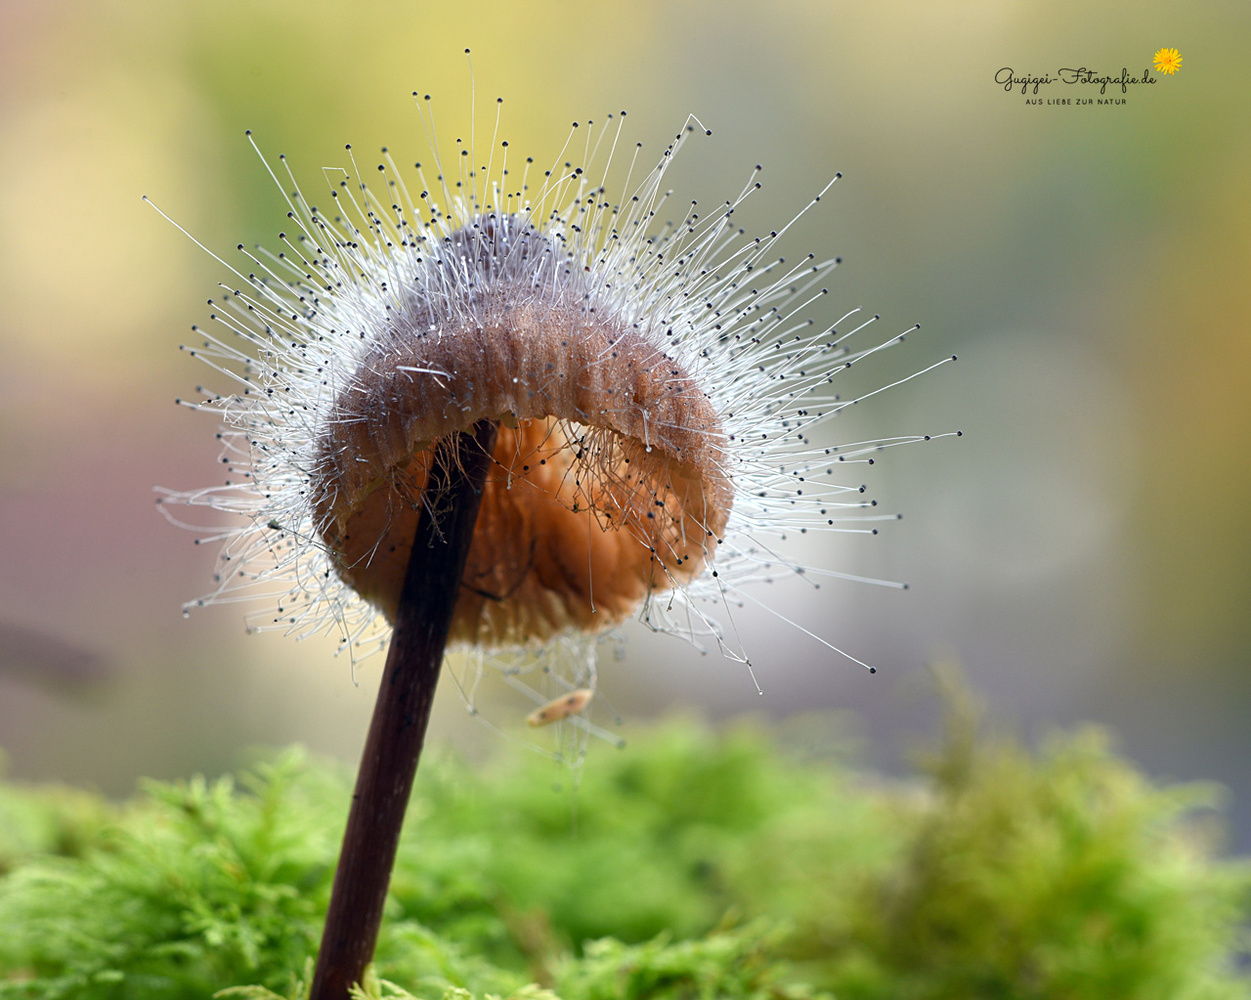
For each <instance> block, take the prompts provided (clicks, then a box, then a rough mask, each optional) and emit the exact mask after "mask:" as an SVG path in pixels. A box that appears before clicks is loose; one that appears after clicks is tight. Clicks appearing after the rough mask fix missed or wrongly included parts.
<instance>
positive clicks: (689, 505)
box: [310, 217, 733, 646]
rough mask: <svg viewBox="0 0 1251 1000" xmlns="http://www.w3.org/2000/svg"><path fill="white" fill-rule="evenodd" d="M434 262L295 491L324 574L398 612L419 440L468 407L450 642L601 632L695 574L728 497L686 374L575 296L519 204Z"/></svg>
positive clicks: (413, 519) (569, 275)
mask: <svg viewBox="0 0 1251 1000" xmlns="http://www.w3.org/2000/svg"><path fill="white" fill-rule="evenodd" d="M437 266H438V267H439V268H440V269H439V270H438V271H437V272H436V274H437V276H438V278H439V279H440V285H439V287H438V288H437V289H434V290H431V289H429V288H427V289H423V291H422V292H421V293H414V295H413V296H412V301H411V302H408V301H404V302H402V303H401V307H400V308H397V309H396V310H395V313H394V316H393V321H392V323H391V325H390V327H389V328H388V329H387V330H385V331H384V332H383V333H382V334H381V335H379V336H377V337H376V338H374V340H373V341H372V346H371V347H370V348H369V349H367V351H366V353H365V357H364V360H363V361H362V362H361V363H360V365H359V366H358V368H357V370H356V372H355V374H354V376H353V377H352V379H351V380H350V381H349V384H348V385H347V386H345V387H343V388H342V389H341V391H339V392H338V394H337V397H336V399H335V403H334V405H333V407H332V408H331V411H330V417H329V419H327V420H326V421H325V424H324V427H323V429H322V430H321V432H320V436H319V444H318V460H317V462H316V466H315V468H314V470H313V471H312V475H311V477H310V487H311V489H312V500H313V505H314V510H315V517H316V524H317V526H318V531H319V533H320V535H321V538H322V541H323V543H324V544H325V545H326V547H327V549H328V550H329V551H330V553H331V554H332V556H333V557H334V564H335V568H336V570H337V571H338V573H339V575H340V577H342V579H343V580H344V581H345V582H346V583H348V584H349V585H350V586H352V587H353V588H354V589H355V590H356V591H357V593H359V594H360V595H361V596H362V597H363V598H365V599H366V600H368V601H370V602H371V603H372V604H374V605H375V606H376V607H378V608H379V609H380V610H381V611H382V612H383V613H384V614H385V615H386V616H387V618H388V619H390V620H394V616H395V612H396V605H397V602H398V600H399V595H400V589H401V586H402V584H403V580H404V574H405V570H406V567H407V565H408V560H409V555H410V553H411V549H412V539H413V537H414V534H415V531H416V524H417V514H418V509H419V505H420V503H421V502H422V500H421V497H422V491H423V489H424V487H425V484H426V479H427V475H428V470H429V468H430V463H431V456H432V451H433V446H434V444H435V442H437V441H438V440H439V439H440V438H442V437H445V436H446V435H448V434H452V433H455V432H457V431H465V430H468V429H469V428H470V427H472V425H473V424H474V423H475V422H477V421H478V420H482V419H495V420H499V421H500V423H501V426H500V430H499V437H498V439H497V442H496V446H495V452H494V456H493V457H494V462H493V466H492V469H491V471H490V473H489V474H488V478H487V482H486V487H485V493H484V495H483V499H482V507H481V511H480V513H479V517H478V524H477V528H476V530H475V534H474V540H473V545H472V548H471V550H470V554H469V561H468V564H467V566H466V569H465V574H464V577H463V579H462V581H461V586H462V591H461V595H460V598H459V601H458V603H457V607H456V612H455V616H454V618H453V622H452V629H451V639H452V640H453V641H460V642H470V643H477V644H482V645H487V646H500V645H512V644H518V643H527V642H542V641H544V640H546V639H549V638H551V637H552V636H555V635H557V634H559V633H561V632H563V631H567V630H579V631H592V632H593V631H600V630H602V629H605V628H608V627H611V626H612V625H615V624H617V623H618V622H620V621H622V620H623V619H624V618H626V617H628V616H630V615H631V614H633V613H634V612H635V611H636V610H637V609H638V608H639V607H640V605H641V604H642V603H643V602H644V601H645V600H646V598H647V597H648V595H649V594H651V593H653V592H656V591H663V590H668V589H671V588H673V587H675V586H679V585H681V584H683V583H686V582H689V581H690V580H692V579H694V578H695V577H696V576H698V575H699V574H700V573H701V572H702V571H703V569H704V566H705V564H706V562H707V560H708V559H709V558H710V556H711V553H712V551H713V549H714V548H715V546H716V544H717V543H718V541H719V539H720V537H721V535H722V533H723V531H724V528H725V524H726V520H727V518H728V517H729V513H730V506H731V501H732V495H733V494H732V488H731V484H730V482H729V480H728V478H727V476H726V473H725V462H724V447H725V443H726V442H725V435H724V433H723V431H722V429H721V422H720V419H719V418H718V415H717V413H716V412H715V410H714V409H713V407H712V404H711V402H710V401H709V399H708V397H707V396H706V394H705V393H704V392H703V391H702V390H701V389H700V387H699V385H698V383H697V382H696V380H695V379H694V378H693V377H692V375H691V374H690V373H689V372H687V371H685V370H684V369H683V368H682V367H681V366H680V365H679V364H678V363H677V362H676V361H674V360H673V358H672V357H671V356H669V355H668V354H666V352H665V351H664V350H663V349H662V347H661V346H658V345H657V343H656V342H655V340H654V339H653V338H651V337H649V336H648V335H647V334H646V333H644V332H642V331H641V330H640V329H638V328H636V327H635V326H633V325H631V324H626V323H623V322H620V321H616V320H614V319H613V317H612V315H611V310H606V311H604V312H597V311H595V310H593V309H591V308H589V307H588V306H587V296H586V294H585V291H584V289H583V288H582V287H581V285H580V282H581V280H582V279H581V276H580V269H578V268H575V267H574V266H573V265H572V263H571V262H570V261H569V260H568V259H567V258H565V257H562V256H561V255H560V254H559V253H557V252H556V251H555V245H554V243H553V242H552V241H551V240H549V239H548V238H547V237H545V236H542V235H541V234H538V233H537V232H536V231H535V230H534V229H533V228H532V227H529V226H523V225H522V224H521V223H520V222H519V221H518V220H516V219H515V218H511V217H504V218H502V219H494V218H491V219H489V220H486V221H485V222H484V223H483V224H481V225H479V224H475V225H474V226H473V227H472V228H471V227H466V228H465V229H461V230H458V231H457V232H456V233H453V234H452V235H451V236H450V237H448V238H447V239H446V240H444V245H443V247H442V258H441V259H440V260H439V261H438V262H437ZM435 513H437V512H435Z"/></svg>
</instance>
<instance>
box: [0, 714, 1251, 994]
mask: <svg viewBox="0 0 1251 1000" xmlns="http://www.w3.org/2000/svg"><path fill="white" fill-rule="evenodd" d="M974 728H975V727H974V725H973V723H972V722H971V719H970V717H969V715H968V714H967V713H966V714H964V715H961V714H960V713H959V712H956V713H954V716H953V718H952V720H950V721H949V725H948V734H947V737H946V739H945V741H944V744H943V746H942V747H941V748H940V750H939V751H938V752H936V753H935V755H934V757H933V759H932V760H930V761H929V762H928V764H927V765H926V772H927V773H926V776H925V777H924V778H923V779H919V780H914V781H912V782H907V783H902V782H896V781H887V780H883V779H877V778H873V777H871V776H866V775H864V774H859V773H856V772H854V771H853V770H851V769H849V767H848V766H847V765H846V764H844V763H840V762H839V761H838V760H837V758H836V757H833V756H824V757H822V756H820V755H816V756H814V755H813V754H812V753H811V751H809V752H808V753H807V755H806V756H801V755H800V754H798V753H795V752H790V751H788V750H787V749H786V748H785V747H784V746H783V745H780V744H779V743H778V742H777V741H776V740H775V739H773V738H771V737H770V736H768V735H766V734H765V733H764V732H762V731H760V730H758V729H754V728H751V727H743V728H739V729H736V730H734V731H733V732H731V733H729V734H728V735H724V736H714V735H712V734H711V733H709V732H708V731H707V730H706V729H704V728H702V727H701V726H699V725H698V724H695V723H691V722H689V721H675V722H672V723H670V724H669V725H667V726H666V727H664V728H662V729H658V730H655V731H653V732H652V733H651V734H650V735H649V736H648V737H646V738H645V739H643V740H639V741H637V742H636V743H635V744H634V745H632V746H631V747H629V748H628V749H626V750H624V751H621V752H617V751H611V750H609V749H608V748H597V749H596V752H594V753H593V754H592V756H591V758H590V760H589V763H588V764H587V766H586V768H585V770H584V771H583V772H582V773H581V782H580V785H579V786H578V788H577V790H576V792H575V791H572V790H571V788H570V784H571V783H570V781H569V772H567V771H563V770H561V769H558V768H555V767H554V766H553V765H552V764H551V763H550V762H547V761H544V760H542V759H540V758H539V757H538V756H537V755H531V754H517V753H510V754H508V756H507V758H506V759H503V760H501V761H500V762H499V763H498V764H497V765H496V766H493V767H489V768H480V769H474V770H471V769H469V768H467V767H465V766H464V765H461V764H459V763H457V762H456V761H454V760H450V759H439V758H438V757H437V756H431V757H429V758H428V759H427V760H426V762H425V763H424V765H423V767H422V769H421V773H420V775H419V777H418V787H417V791H416V793H415V795H414V799H413V806H412V810H411V812H410V814H409V820H408V825H407V828H406V830H405V839H404V842H403V843H402V845H401V848H400V859H399V862H398V866H397V870H396V873H395V878H394V881H393V884H392V895H393V898H392V900H391V903H390V908H389V911H388V915H387V920H386V922H385V924H384V926H383V932H382V938H381V941H380V944H379V949H378V955H377V965H376V974H377V976H378V977H379V978H378V979H376V980H374V981H371V982H370V983H368V984H367V989H366V993H367V995H368V996H370V997H392V996H394V997H409V996H410V995H412V996H417V997H423V998H431V1000H437V998H439V997H441V996H450V997H453V998H458V997H459V998H467V997H468V995H469V994H473V995H475V996H477V995H483V994H496V995H498V996H503V997H525V998H549V1000H551V998H552V997H553V995H554V996H557V997H560V998H563V1000H615V998H623V1000H624V998H636V997H637V998H642V997H663V998H670V997H672V998H687V997H690V998H714V997H715V998H722V997H724V998H734V997H751V998H762V1000H763V998H779V1000H782V998H804V997H811V996H819V995H822V994H827V993H833V994H834V995H836V996H837V997H838V998H840V1000H852V998H870V997H872V998H884V1000H885V998H890V1000H909V998H940V997H942V998H948V997H949V998H970V997H996V998H999V997H1039V998H1043V997H1047V998H1058V997H1063V998H1084V997H1090V998H1099V1000H1107V998H1116V1000H1133V998H1155V997H1158V998H1161V1000H1163V998H1168V1000H1189V998H1217V997H1248V996H1251V980H1249V979H1248V978H1247V976H1246V975H1245V972H1244V974H1242V975H1240V974H1239V972H1238V969H1237V964H1238V962H1239V960H1240V959H1241V960H1244V961H1245V957H1246V953H1245V950H1244V945H1245V935H1246V925H1247V916H1248V911H1249V909H1251V869H1249V868H1248V866H1247V864H1246V863H1244V862H1232V861H1228V860H1221V859H1219V858H1217V857H1215V856H1214V853H1213V846H1212V843H1211V840H1212V838H1213V836H1214V834H1213V828H1214V827H1215V826H1216V825H1217V823H1216V819H1215V817H1214V816H1213V815H1212V814H1211V812H1210V805H1211V801H1212V798H1213V793H1212V790H1211V789H1209V788H1199V787H1184V788H1171V789H1164V790H1161V789H1158V788H1155V787H1152V785H1150V784H1149V783H1148V782H1147V781H1146V780H1145V779H1144V778H1143V777H1142V776H1141V775H1139V774H1138V773H1137V772H1136V771H1135V770H1134V769H1133V768H1132V767H1131V766H1129V765H1128V764H1127V763H1125V762H1124V761H1121V760H1118V759H1116V758H1115V757H1113V756H1111V755H1110V754H1109V753H1108V751H1107V749H1106V747H1105V745H1104V741H1103V740H1102V739H1101V738H1100V737H1099V735H1098V734H1097V733H1091V732H1087V733H1082V734H1080V735H1077V736H1075V737H1067V738H1064V739H1058V740H1056V741H1055V742H1054V743H1053V744H1052V745H1051V746H1050V747H1049V749H1047V750H1046V752H1044V753H1043V754H1042V755H1040V756H1037V757H1035V756H1031V755H1030V754H1029V753H1028V752H1026V751H1025V750H1023V749H1022V748H1021V747H1020V746H1018V745H1016V744H1014V743H1012V742H1008V741H999V740H990V739H979V738H975V737H974V735H973V733H974ZM554 783H558V784H563V786H564V790H563V791H562V790H557V789H554V788H553V784H554ZM349 791H350V777H349V776H347V775H345V774H344V773H342V771H341V770H340V769H339V768H338V767H334V766H330V765H327V764H325V763H322V762H319V761H314V760H310V759H308V758H307V756H306V755H304V754H303V753H301V752H299V751H289V752H287V753H285V754H283V755H281V756H280V757H278V758H277V759H276V760H275V761H274V762H273V763H272V764H268V765H266V766H263V767H259V768H257V769H256V770H255V771H254V772H253V773H251V774H248V775H245V776H243V777H241V778H239V779H238V780H237V781H232V780H231V779H228V778H226V779H221V780H219V781H216V782H211V783H210V782H206V781H204V780H201V779H194V780H192V781H189V782H186V783H179V784H157V783H152V784H150V785H148V786H146V787H145V788H144V790H143V793H142V794H141V795H140V796H138V797H137V798H136V799H135V800H134V801H132V802H130V803H128V804H126V805H123V806H120V807H116V806H113V805H111V804H108V803H106V802H104V801H102V800H100V799H98V798H95V797H93V796H91V795H88V794H85V793H80V792H74V791H69V790H65V789H52V788H43V789H28V788H18V787H3V788H0V970H2V971H0V997H23V998H26V997H40V998H51V997H74V998H149V997H150V998H158V997H160V998H174V997H196V998H204V997H208V996H209V995H211V994H212V993H213V992H214V991H216V990H222V989H223V988H225V987H230V986H232V985H241V984H257V985H254V986H251V987H248V988H246V989H237V990H230V991H228V993H227V995H232V996H244V997H270V996H272V994H271V993H270V992H269V991H270V990H273V991H276V992H277V993H278V994H281V995H283V996H298V995H300V992H301V990H302V988H303V987H302V985H301V980H305V979H307V977H308V974H309V970H310V966H309V964H308V962H309V958H310V956H311V955H312V954H313V952H314V950H315V948H316V944H317V941H318V937H319V933H320V929H321V920H322V913H323V910H324V908H325V905H326V901H327V897H328V894H329V888H330V882H331V878H332V874H333V864H334V860H335V855H336V851H337V848H338V839H339V836H340V832H341V828H342V823H343V818H344V815H345V813H346V807H347V802H348V796H349ZM535 983H537V984H540V985H537V986H536V985H529V986H527V985H526V984H535ZM393 984H398V985H393ZM549 990H550V991H551V992H548V991H549ZM410 991H411V992H410ZM464 991H468V992H467V993H466V992H464Z"/></svg>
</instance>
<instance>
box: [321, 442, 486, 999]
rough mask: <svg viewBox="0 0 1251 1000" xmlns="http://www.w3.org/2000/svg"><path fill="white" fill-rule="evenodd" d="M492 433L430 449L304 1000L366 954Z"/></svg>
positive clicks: (335, 989)
mask: <svg viewBox="0 0 1251 1000" xmlns="http://www.w3.org/2000/svg"><path fill="white" fill-rule="evenodd" d="M495 434H496V425H495V423H494V422H493V421H487V420H483V421H479V422H478V423H477V424H475V425H474V428H473V432H472V433H471V434H470V433H465V434H456V435H455V436H453V437H451V438H448V439H446V440H445V441H443V442H442V443H441V444H440V445H439V447H438V449H437V450H436V451H435V455H434V462H433V468H432V469H431V471H430V478H429V481H428V484H427V486H426V491H425V494H424V496H423V498H422V499H423V509H422V512H421V516H420V518H419V520H418V523H417V537H416V539H415V540H414V542H413V552H412V556H411V557H410V559H409V562H408V569H407V572H406V574H405V577H404V589H403V591H402V592H401V596H400V604H399V610H398V611H397V613H396V616H395V629H394V632H393V634H392V636H391V648H390V649H389V650H388V652H387V663H386V667H385V669H384V671H383V675H382V683H381V685H380V687H379V689H378V701H377V704H376V705H375V706H374V716H373V721H372V722H371V723H370V726H369V736H368V738H367V739H366V741H365V751H364V754H363V755H362V757H361V766H360V773H359V774H358V775H357V778H356V791H355V793H354V794H353V796H352V809H351V812H350V813H349V815H348V821H347V829H346V831H345V832H344V834H343V850H342V852H341V853H340V855H339V868H338V870H337V871H336V872H335V877H334V888H333V890H332V891H331V894H330V909H329V912H328V913H327V914H326V928H325V931H324V932H323V933H322V939H321V949H320V951H319V952H318V955H317V968H316V970H315V971H314V973H313V985H312V988H311V990H310V992H309V1000H347V998H348V989H349V987H350V986H351V985H352V984H353V983H359V982H360V981H361V977H362V976H363V975H364V972H365V966H366V965H368V964H369V961H370V959H372V958H373V954H374V945H375V944H376V943H377V940H378V926H379V924H380V923H381V922H382V907H383V904H384V903H385V902H386V898H387V886H388V885H389V883H390V881H391V867H392V865H393V864H394V862H395V849H396V845H397V844H398V843H399V839H400V827H401V826H402V824H403V822H404V812H405V809H406V808H407V806H408V797H409V793H410V792H411V791H412V787H413V776H414V775H415V774H416V773H417V759H418V758H419V757H420V756H421V745H422V742H423V741H424V740H425V736H426V723H427V722H428V721H429V719H430V706H431V705H432V704H433V702H434V689H435V685H436V684H437V683H438V680H439V670H440V667H441V666H442V663H443V647H444V645H445V644H446V643H447V633H448V628H449V626H450V624H451V621H452V612H453V611H454V610H455V608H456V600H457V597H458V596H459V594H460V581H461V576H462V574H463V573H464V569H465V560H466V558H467V557H468V555H469V545H470V542H471V541H472V539H473V529H474V523H475V522H476V521H477V518H478V505H479V503H480V501H481V500H482V488H483V483H484V482H485V479H486V473H487V469H488V467H489V466H490V464H491V455H492V453H493V452H494V450H495Z"/></svg>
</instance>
